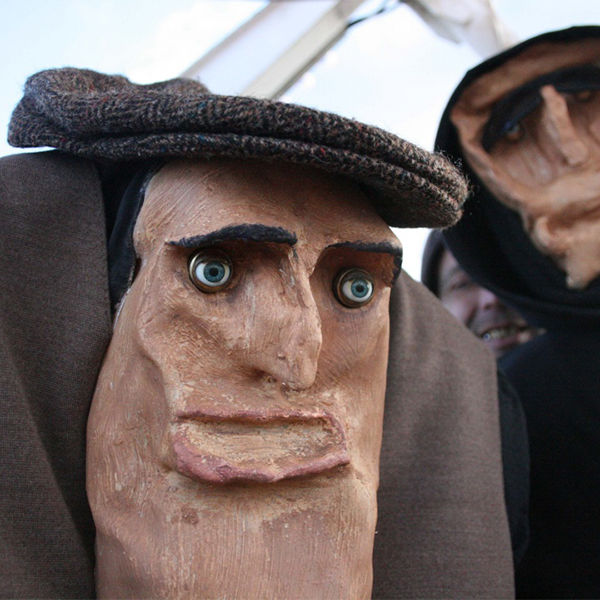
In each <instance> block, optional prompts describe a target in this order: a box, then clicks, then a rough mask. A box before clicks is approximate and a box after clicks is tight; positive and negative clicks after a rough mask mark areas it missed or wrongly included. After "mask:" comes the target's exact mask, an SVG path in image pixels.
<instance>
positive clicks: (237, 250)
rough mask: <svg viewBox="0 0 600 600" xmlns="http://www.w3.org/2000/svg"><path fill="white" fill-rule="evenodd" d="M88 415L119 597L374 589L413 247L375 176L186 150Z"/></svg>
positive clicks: (102, 583) (113, 586)
mask: <svg viewBox="0 0 600 600" xmlns="http://www.w3.org/2000/svg"><path fill="white" fill-rule="evenodd" d="M134 241H135V246H136V251H137V254H138V256H139V257H140V265H139V271H138V273H137V275H136V278H135V280H134V283H133V285H132V287H131V289H130V290H129V292H128V293H127V295H126V297H125V299H124V301H123V304H122V308H121V311H120V314H119V316H118V319H117V321H116V325H115V331H114V337H113V340H112V342H111V345H110V348H109V351H108V353H107V356H106V359H105V362H104V364H103V367H102V370H101V373H100V376H99V380H98V386H97V389H96V394H95V397H94V400H93V406H92V411H91V415H90V420H89V424H88V456H89V458H88V474H89V475H88V494H89V497H90V502H91V505H92V509H93V513H94V518H95V522H96V525H97V528H98V538H97V554H98V591H99V593H100V595H101V596H106V597H120V596H122V595H127V596H133V597H171V598H173V597H178V598H187V597H190V598H192V597H193V598H214V597H219V598H241V597H248V598H250V597H271V598H275V597H277V598H308V597H321V598H328V597H336V598H338V597H344V598H367V597H370V589H371V578H372V575H371V556H372V548H373V535H374V527H375V520H376V490H377V484H378V459H379V449H380V444H381V427H382V414H383V400H384V394H385V377H386V366H387V353H388V335H389V323H388V303H389V291H390V287H391V285H392V282H393V279H394V275H395V271H396V264H395V263H396V262H397V258H398V256H399V253H400V246H399V243H398V241H397V239H396V238H395V236H394V235H393V234H392V232H391V231H390V230H389V228H388V227H387V225H386V224H385V223H384V222H383V220H382V219H381V218H380V217H379V216H378V215H377V214H376V212H375V210H374V209H373V208H372V206H371V205H370V204H369V203H368V201H367V200H366V198H365V196H364V195H363V194H362V192H361V191H360V189H359V188H358V186H356V185H355V184H353V183H350V182H349V181H346V180H342V179H340V178H337V177H334V176H330V175H326V174H323V173H320V172H317V171H315V170H311V169H307V168H302V167H297V166H292V165H267V164H263V163H258V162H250V161H225V160H218V161H217V160H215V161H212V162H210V163H209V162H193V161H185V160H180V161H174V162H172V163H170V164H168V165H167V166H166V167H164V168H163V169H162V170H161V171H160V172H159V173H158V175H156V176H155V177H154V179H153V181H152V182H151V184H150V187H149V189H148V192H147V195H146V200H145V202H144V205H143V208H142V211H141V213H140V216H139V219H138V222H137V224H136V228H135V233H134Z"/></svg>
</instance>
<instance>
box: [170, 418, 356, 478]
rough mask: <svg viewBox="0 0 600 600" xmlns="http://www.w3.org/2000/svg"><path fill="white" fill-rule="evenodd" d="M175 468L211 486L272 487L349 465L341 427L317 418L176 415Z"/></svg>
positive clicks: (333, 419)
mask: <svg viewBox="0 0 600 600" xmlns="http://www.w3.org/2000/svg"><path fill="white" fill-rule="evenodd" d="M178 417H179V419H178V423H177V426H176V429H175V432H174V436H173V445H172V447H173V452H174V458H175V461H174V462H175V468H176V469H177V470H178V471H179V472H180V473H182V474H183V475H185V476H187V477H190V478H191V479H195V480H198V481H202V482H205V483H211V484H213V485H214V484H229V483H244V482H256V483H272V482H276V481H281V480H282V479H289V478H294V477H302V476H306V475H316V474H319V473H323V472H325V471H328V470H330V469H333V468H335V467H338V466H341V465H345V464H348V463H349V462H350V457H349V455H348V450H347V446H346V438H345V435H344V432H343V429H342V427H341V424H340V423H339V421H337V419H335V418H334V417H333V416H332V415H329V414H325V413H321V414H317V413H311V414H306V413H288V414H283V413H281V414H274V413H271V414H265V413H252V412H240V413H235V414H227V415H218V414H212V415H209V414H206V413H200V412H193V413H185V414H181V415H178Z"/></svg>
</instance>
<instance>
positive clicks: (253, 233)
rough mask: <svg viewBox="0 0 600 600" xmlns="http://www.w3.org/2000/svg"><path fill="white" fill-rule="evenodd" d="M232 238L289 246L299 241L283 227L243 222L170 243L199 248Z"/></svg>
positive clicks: (181, 246) (180, 246) (170, 243)
mask: <svg viewBox="0 0 600 600" xmlns="http://www.w3.org/2000/svg"><path fill="white" fill-rule="evenodd" d="M232 240H233V241H236V240H242V241H245V242H271V243H273V244H287V245H288V246H294V245H295V244H296V243H297V242H298V238H297V237H296V234H295V233H292V232H291V231H288V230H287V229H284V228H283V227H270V226H268V225H261V224H259V223H255V224H251V223H243V224H242V225H230V226H228V227H222V228H221V229H217V230H216V231H211V232H210V233H206V234H203V235H195V236H193V237H187V238H181V239H180V240H175V241H171V242H169V245H170V246H177V247H179V248H198V247H200V246H205V245H206V244H216V243H218V242H227V241H232Z"/></svg>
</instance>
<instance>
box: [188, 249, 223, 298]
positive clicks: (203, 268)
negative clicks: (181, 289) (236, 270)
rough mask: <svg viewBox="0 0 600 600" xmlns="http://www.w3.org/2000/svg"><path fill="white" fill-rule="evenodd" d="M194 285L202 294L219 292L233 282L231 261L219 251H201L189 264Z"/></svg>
mask: <svg viewBox="0 0 600 600" xmlns="http://www.w3.org/2000/svg"><path fill="white" fill-rule="evenodd" d="M188 272H189V275H190V279H191V280H192V283H193V284H194V285H195V286H196V287H197V288H198V289H199V290H200V291H202V292H209V293H210V292H218V291H220V290H222V289H223V288H224V287H226V286H227V284H228V283H229V282H230V281H231V276H232V274H233V270H232V265H231V260H230V259H229V257H228V256H227V255H225V254H224V253H223V252H219V251H218V250H200V251H198V252H196V253H195V254H192V256H191V258H190V260H189V263H188Z"/></svg>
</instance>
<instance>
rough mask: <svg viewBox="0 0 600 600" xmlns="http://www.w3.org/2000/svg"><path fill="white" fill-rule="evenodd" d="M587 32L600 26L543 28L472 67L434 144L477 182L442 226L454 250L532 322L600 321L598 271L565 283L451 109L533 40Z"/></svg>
mask: <svg viewBox="0 0 600 600" xmlns="http://www.w3.org/2000/svg"><path fill="white" fill-rule="evenodd" d="M589 37H600V27H596V26H583V27H572V28H570V29H565V30H562V31H555V32H550V33H545V34H543V35H540V36H537V37H535V38H532V39H530V40H527V41H525V42H523V43H521V44H519V45H517V46H514V47H513V48H510V49H508V50H506V51H504V52H502V53H500V54H498V55H496V56H493V57H492V58H490V59H488V60H486V61H485V62H483V63H481V64H480V65H478V66H477V67H475V68H473V69H471V70H470V71H469V72H467V74H466V75H465V77H464V78H463V80H462V81H461V82H460V84H459V85H458V87H457V89H456V90H455V92H454V94H453V95H452V97H451V99H450V101H449V103H448V106H447V107H446V110H445V111H444V114H443V116H442V120H441V123H440V127H439V130H438V134H437V138H436V142H435V146H436V150H438V151H442V152H443V153H445V154H446V155H447V156H448V157H449V158H451V159H452V160H453V161H454V162H455V163H457V164H458V165H459V166H462V167H463V168H464V171H465V173H466V174H467V176H468V177H469V179H470V180H471V182H472V186H473V193H472V195H471V197H470V198H469V200H468V201H467V203H466V205H465V213H464V217H463V218H462V220H461V221H460V222H459V223H458V225H456V226H454V227H452V228H450V229H447V230H445V231H444V236H445V239H446V242H447V244H448V246H449V248H450V250H451V251H452V253H453V254H454V256H455V257H456V259H457V260H458V262H459V263H460V264H461V266H462V267H463V268H464V269H465V271H467V272H468V273H469V275H470V276H471V277H472V278H473V279H474V280H475V281H477V283H479V284H480V285H482V286H483V287H486V288H488V289H490V290H491V291H493V292H494V293H495V294H496V295H497V296H499V297H500V298H502V299H503V300H504V301H505V302H506V303H507V304H509V305H512V306H514V307H515V308H517V309H518V310H519V311H520V312H521V313H522V314H523V316H524V318H525V319H526V320H527V321H528V322H529V323H530V324H532V325H536V326H538V327H544V328H547V329H550V328H554V329H558V328H562V327H573V326H577V325H579V326H583V327H588V326H590V325H595V324H599V323H600V277H598V278H596V279H595V280H594V281H592V282H591V283H590V284H589V286H588V287H587V288H585V289H584V290H573V289H569V288H567V287H566V283H565V274H564V272H563V271H561V270H560V269H558V268H557V267H556V266H555V265H554V263H553V262H552V260H551V259H550V258H548V257H546V256H544V255H543V254H541V253H540V252H539V251H538V250H537V249H536V248H535V247H534V246H533V244H532V243H531V241H530V239H529V237H528V235H527V234H526V233H525V231H524V229H523V226H522V224H521V219H520V217H519V216H518V214H517V213H516V212H515V211H513V210H510V209H509V208H507V207H505V206H504V205H503V204H501V203H500V202H498V201H497V200H496V199H495V198H494V196H493V195H492V194H491V192H490V191H489V190H487V189H486V187H485V186H484V185H483V183H482V182H481V181H480V180H479V179H478V178H477V176H476V175H475V173H474V172H473V171H472V170H471V169H470V168H469V166H468V165H467V163H466V160H465V158H464V156H463V152H462V149H461V147H460V144H459V141H458V134H457V131H456V129H455V127H454V125H453V124H452V123H451V121H450V111H451V109H452V107H453V106H454V105H455V104H456V102H457V101H458V99H459V98H460V96H461V95H462V93H463V91H464V89H465V88H466V87H467V86H469V85H470V84H471V83H472V82H473V81H474V80H476V79H477V78H478V77H480V76H481V75H483V74H485V73H488V72H489V71H492V70H494V69H496V68H497V67H498V66H500V65H501V64H503V63H504V62H506V61H507V60H509V59H511V58H513V57H514V56H517V55H518V54H520V53H521V52H523V51H524V50H525V49H527V48H529V47H530V46H532V45H535V44H538V43H540V42H550V43H560V42H565V41H575V40H579V39H583V38H589ZM599 234H600V232H599Z"/></svg>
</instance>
